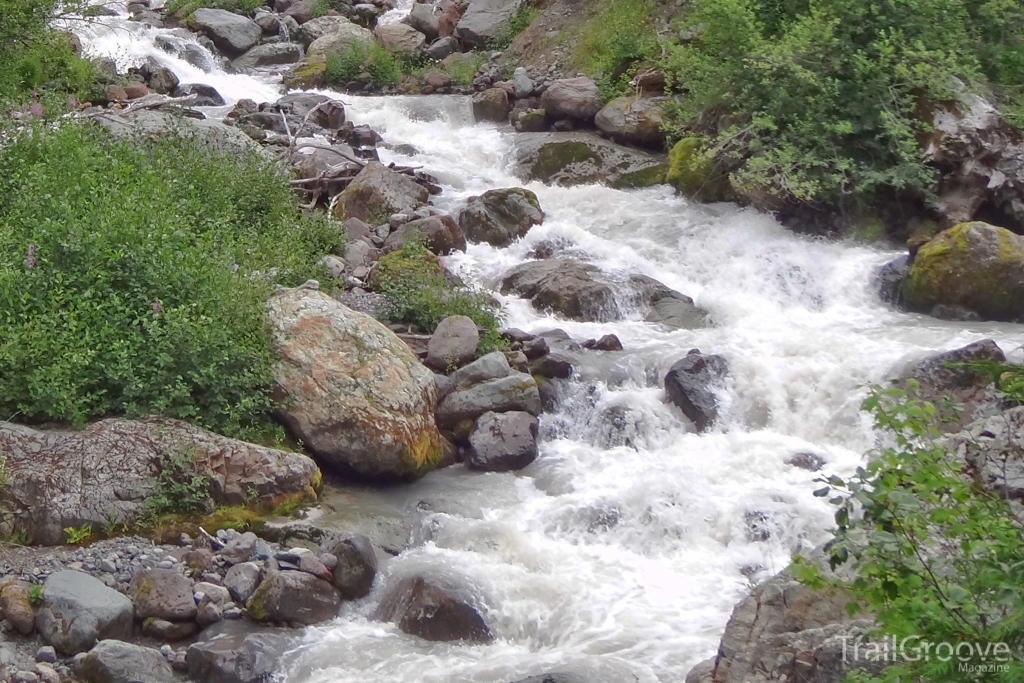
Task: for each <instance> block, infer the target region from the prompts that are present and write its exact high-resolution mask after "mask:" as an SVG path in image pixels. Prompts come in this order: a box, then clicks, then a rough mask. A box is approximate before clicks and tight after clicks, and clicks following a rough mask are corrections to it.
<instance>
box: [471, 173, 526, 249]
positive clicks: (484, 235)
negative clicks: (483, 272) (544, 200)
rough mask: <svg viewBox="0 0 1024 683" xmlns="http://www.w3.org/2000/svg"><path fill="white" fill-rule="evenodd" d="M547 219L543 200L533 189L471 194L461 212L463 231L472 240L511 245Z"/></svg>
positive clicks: (518, 188) (517, 188)
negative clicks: (542, 205)
mask: <svg viewBox="0 0 1024 683" xmlns="http://www.w3.org/2000/svg"><path fill="white" fill-rule="evenodd" d="M543 222H544V212H543V211H542V210H541V208H540V201H539V200H538V199H537V195H535V194H534V193H533V192H531V191H530V190H525V189H523V188H521V187H511V188H507V189H501V190H488V191H487V192H484V193H483V194H482V195H480V196H479V197H470V198H469V200H468V201H467V203H466V207H465V208H464V209H463V210H462V211H461V212H460V213H459V225H460V226H462V232H463V233H464V234H465V235H466V237H467V238H468V239H469V240H470V241H472V242H487V243H488V244H490V245H491V246H493V247H507V246H508V245H510V244H511V243H512V242H514V241H515V240H517V239H519V238H521V237H525V236H526V233H527V232H529V230H530V228H532V227H533V226H535V225H540V224H541V223H543Z"/></svg>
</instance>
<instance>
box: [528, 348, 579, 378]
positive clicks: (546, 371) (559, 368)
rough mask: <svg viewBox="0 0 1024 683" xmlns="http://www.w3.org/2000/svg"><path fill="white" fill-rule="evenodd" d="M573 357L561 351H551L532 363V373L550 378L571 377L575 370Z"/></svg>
mask: <svg viewBox="0 0 1024 683" xmlns="http://www.w3.org/2000/svg"><path fill="white" fill-rule="evenodd" d="M574 369H575V368H574V366H573V359H572V358H570V357H568V356H565V355H563V354H560V353H549V354H548V355H546V356H543V357H541V358H538V359H537V360H535V361H534V362H533V363H532V364H531V365H530V373H531V374H532V375H534V376H540V377H546V378H548V379H569V378H570V377H572V376H573V371H574Z"/></svg>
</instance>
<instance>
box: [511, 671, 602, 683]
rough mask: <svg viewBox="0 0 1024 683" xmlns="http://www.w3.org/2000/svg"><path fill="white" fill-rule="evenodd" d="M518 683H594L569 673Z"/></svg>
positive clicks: (530, 678) (526, 679) (548, 675)
mask: <svg viewBox="0 0 1024 683" xmlns="http://www.w3.org/2000/svg"><path fill="white" fill-rule="evenodd" d="M516 683H593V682H592V681H591V680H590V679H589V678H585V677H583V676H577V675H576V674H569V673H553V674H541V675H540V676H530V677H529V678H524V679H522V680H519V681H516Z"/></svg>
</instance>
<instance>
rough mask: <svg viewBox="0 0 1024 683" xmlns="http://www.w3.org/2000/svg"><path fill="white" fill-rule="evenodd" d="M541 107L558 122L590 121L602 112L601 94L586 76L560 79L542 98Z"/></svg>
mask: <svg viewBox="0 0 1024 683" xmlns="http://www.w3.org/2000/svg"><path fill="white" fill-rule="evenodd" d="M540 106H541V107H543V108H544V111H545V112H547V115H548V116H550V117H551V118H553V119H556V120H557V119H574V120H576V121H589V120H591V119H593V118H594V116H596V115H597V113H598V112H599V111H601V93H600V92H599V91H598V89H597V83H595V82H594V81H592V80H591V79H589V78H587V77H586V76H577V77H576V78H560V79H558V80H557V81H555V82H554V83H552V84H551V85H549V86H548V89H547V90H545V91H544V94H543V95H541V96H540Z"/></svg>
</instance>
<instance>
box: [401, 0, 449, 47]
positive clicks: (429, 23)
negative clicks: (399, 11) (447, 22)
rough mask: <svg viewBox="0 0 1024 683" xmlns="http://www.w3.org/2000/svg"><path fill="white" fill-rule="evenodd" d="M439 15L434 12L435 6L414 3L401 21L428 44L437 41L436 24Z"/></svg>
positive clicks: (439, 17)
mask: <svg viewBox="0 0 1024 683" xmlns="http://www.w3.org/2000/svg"><path fill="white" fill-rule="evenodd" d="M440 20H441V13H440V12H435V6H434V5H432V4H428V3H425V2H414V3H413V4H412V8H410V9H409V14H408V15H406V17H405V18H404V19H402V21H403V22H404V23H406V24H408V25H409V26H411V27H413V28H414V29H416V30H417V31H419V32H420V33H422V34H423V36H424V37H425V38H426V40H427V42H428V43H432V42H434V41H435V40H437V39H438V37H439V34H438V23H439V22H440Z"/></svg>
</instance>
